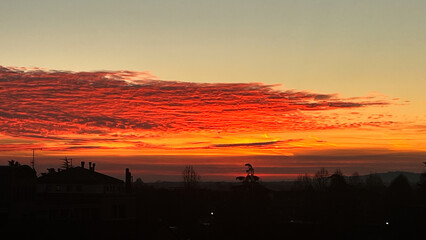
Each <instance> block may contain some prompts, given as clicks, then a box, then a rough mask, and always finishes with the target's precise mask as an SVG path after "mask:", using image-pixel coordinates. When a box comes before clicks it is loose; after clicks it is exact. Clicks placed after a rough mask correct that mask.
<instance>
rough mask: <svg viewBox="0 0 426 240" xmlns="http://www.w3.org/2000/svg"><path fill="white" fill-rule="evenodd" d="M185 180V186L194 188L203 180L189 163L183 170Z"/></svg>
mask: <svg viewBox="0 0 426 240" xmlns="http://www.w3.org/2000/svg"><path fill="white" fill-rule="evenodd" d="M182 177H183V182H184V184H185V188H187V189H192V188H195V187H196V186H197V185H198V182H200V180H201V176H200V175H199V174H198V173H197V172H196V171H195V169H194V167H193V166H192V165H187V166H185V168H184V169H183V171H182Z"/></svg>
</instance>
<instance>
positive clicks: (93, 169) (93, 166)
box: [92, 163, 96, 172]
mask: <svg viewBox="0 0 426 240" xmlns="http://www.w3.org/2000/svg"><path fill="white" fill-rule="evenodd" d="M95 166H96V163H93V165H92V172H94V171H95Z"/></svg>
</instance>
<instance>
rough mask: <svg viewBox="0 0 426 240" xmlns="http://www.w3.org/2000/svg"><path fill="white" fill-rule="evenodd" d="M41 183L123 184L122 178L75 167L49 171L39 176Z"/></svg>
mask: <svg viewBox="0 0 426 240" xmlns="http://www.w3.org/2000/svg"><path fill="white" fill-rule="evenodd" d="M38 182H39V183H52V184H56V183H60V184H123V183H124V182H123V181H122V180H120V179H117V178H114V177H111V176H108V175H105V174H102V173H98V172H95V171H92V170H89V169H87V168H82V167H73V168H68V169H66V170H62V171H60V172H54V173H48V174H46V175H44V176H41V177H39V178H38Z"/></svg>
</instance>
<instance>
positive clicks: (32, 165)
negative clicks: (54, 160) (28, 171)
mask: <svg viewBox="0 0 426 240" xmlns="http://www.w3.org/2000/svg"><path fill="white" fill-rule="evenodd" d="M35 150H42V149H41V148H33V160H32V161H31V167H32V168H33V170H34V171H35V167H34V165H35V160H34V151H35Z"/></svg>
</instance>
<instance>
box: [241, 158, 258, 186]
mask: <svg viewBox="0 0 426 240" xmlns="http://www.w3.org/2000/svg"><path fill="white" fill-rule="evenodd" d="M245 166H247V167H248V169H247V170H246V173H247V175H246V176H238V177H236V179H237V180H240V181H242V182H243V183H256V182H258V181H259V177H258V176H256V175H254V168H253V166H252V165H251V164H250V163H246V164H245Z"/></svg>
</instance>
